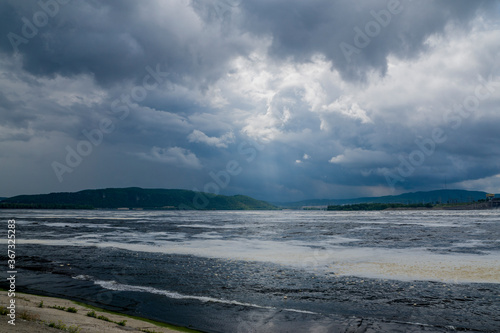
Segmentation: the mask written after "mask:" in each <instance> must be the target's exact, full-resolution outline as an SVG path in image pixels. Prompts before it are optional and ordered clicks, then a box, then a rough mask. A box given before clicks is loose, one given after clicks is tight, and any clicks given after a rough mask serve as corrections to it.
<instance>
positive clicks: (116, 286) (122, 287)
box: [73, 275, 317, 314]
mask: <svg viewBox="0 0 500 333" xmlns="http://www.w3.org/2000/svg"><path fill="white" fill-rule="evenodd" d="M73 279H76V280H83V281H93V282H94V283H95V284H97V285H99V286H101V287H102V288H104V289H108V290H113V291H133V292H141V293H149V294H155V295H162V296H166V297H169V298H173V299H190V300H196V301H200V302H203V303H208V302H212V303H222V304H229V305H239V306H245V307H252V308H259V309H272V310H279V309H278V308H276V307H273V306H263V305H258V304H253V303H245V302H240V301H235V300H226V299H222V298H215V297H209V296H196V295H184V294H180V293H178V292H175V291H169V290H164V289H157V288H153V287H144V286H134V285H129V284H122V283H118V282H116V281H114V280H112V281H103V280H94V278H93V277H91V276H88V275H77V276H74V277H73ZM282 310H284V311H289V312H298V313H307V314H317V313H316V312H312V311H305V310H297V309H288V308H285V309H282Z"/></svg>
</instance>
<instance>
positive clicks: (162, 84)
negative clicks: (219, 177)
mask: <svg viewBox="0 0 500 333" xmlns="http://www.w3.org/2000/svg"><path fill="white" fill-rule="evenodd" d="M56 1H57V0H45V1H42V2H41V3H42V4H45V5H47V4H51V5H52V6H53V7H50V8H51V9H50V8H49V9H47V8H48V7H45V12H48V13H49V14H47V15H45V14H43V13H44V8H42V6H41V5H40V4H39V2H38V1H14V0H9V1H2V2H0V32H1V34H0V37H1V38H0V117H1V122H0V156H2V159H3V160H4V161H5V163H2V164H1V165H0V172H2V173H4V174H12V177H10V179H4V180H3V183H2V184H0V185H2V188H3V189H4V191H6V192H7V193H0V195H9V194H12V195H13V194H21V193H24V192H31V193H39V192H48V191H65V190H78V189H82V188H87V187H106V186H117V187H120V186H144V187H180V188H188V189H192V188H197V189H199V190H204V186H205V185H206V184H209V183H210V182H213V181H214V180H213V176H212V175H213V174H214V173H215V174H216V173H218V172H221V171H223V170H225V168H226V166H227V163H228V162H230V161H237V162H238V163H239V165H240V166H241V168H242V172H241V173H240V174H238V176H235V177H231V181H230V183H228V184H227V186H224V187H223V188H220V189H219V190H220V191H221V192H222V193H228V194H237V193H243V194H250V195H253V196H256V197H259V198H263V199H272V200H276V201H285V200H292V199H303V198H308V197H348V196H356V195H370V194H374V195H376V194H388V192H389V191H390V190H391V188H390V184H388V182H387V177H386V175H387V173H388V172H392V173H393V174H396V175H397V174H398V165H399V163H400V161H401V158H404V159H408V158H409V157H410V156H411V154H412V153H413V151H415V150H418V149H421V148H420V147H419V145H418V144H417V143H416V140H417V141H418V140H425V139H428V138H431V137H432V130H433V129H434V128H436V127H439V128H442V129H443V130H444V131H445V134H446V136H447V139H446V140H445V142H440V143H439V144H436V146H435V149H434V151H433V152H432V154H429V156H427V155H425V162H424V163H422V165H419V166H418V167H416V168H415V170H413V172H412V173H411V175H409V176H405V177H402V180H401V181H399V182H398V183H397V184H396V186H395V189H396V190H397V191H401V190H409V189H416V188H418V189H432V188H435V187H436V184H440V183H441V182H442V180H443V179H444V178H445V179H447V181H448V183H455V184H456V185H457V186H461V184H465V183H464V182H469V183H467V186H472V187H474V186H475V185H474V184H480V185H481V186H482V185H483V184H485V183H486V182H487V180H488V179H492V178H491V177H493V176H495V175H497V174H498V167H499V162H498V161H499V160H500V158H499V156H500V151H499V149H498V147H500V145H499V141H500V139H499V136H498V134H497V132H498V131H497V128H498V125H499V123H500V119H499V118H498V116H497V113H496V111H497V109H498V103H499V100H500V98H499V97H498V93H499V92H500V85H497V86H495V87H494V89H493V90H494V91H493V90H492V92H491V96H489V97H488V98H487V99H484V100H481V102H480V107H479V108H478V110H476V111H475V112H473V113H471V115H470V116H467V117H465V116H464V117H462V118H461V120H462V123H461V124H460V126H457V128H452V126H451V125H453V124H450V121H447V120H445V117H444V116H445V114H446V113H450V112H452V113H453V112H455V113H456V111H453V110H454V105H455V104H457V103H458V104H459V103H462V102H463V101H464V98H466V97H468V96H474V92H475V89H476V88H477V85H478V84H479V82H478V79H477V77H478V75H482V77H484V78H487V77H488V76H489V75H490V74H491V75H493V77H492V79H493V80H496V81H498V77H499V75H500V72H499V70H500V68H499V65H498V64H497V63H498V62H497V61H496V58H497V54H498V52H500V47H499V46H498V45H500V43H499V42H498V41H499V34H498V27H497V25H496V24H497V23H495V22H497V18H498V15H499V11H498V4H499V2H498V1H465V0H463V1H426V2H418V1H406V0H402V1H400V2H399V1H396V0H387V1H385V0H384V1H382V0H377V1H347V0H345V1H329V0H312V1H300V0H289V1H285V0H252V1H240V0H203V1H201V0H200V1H198V0H193V1H187V0H186V1H182V0H178V1H174V0H172V1H152V0H148V1H132V0H128V1H100V0H89V1H76V0H74V1H66V2H65V1H62V0H60V1H57V2H56ZM54 4H56V5H54ZM45 5H44V6H45ZM54 6H55V7H54ZM56 8H57V10H56ZM51 11H52V12H51ZM39 13H42V14H39ZM51 13H52V14H53V15H52V14H51ZM387 13H389V14H387ZM43 15H45V16H46V18H47V21H46V22H41V21H38V27H36V33H35V32H34V31H31V35H29V36H27V35H26V33H29V32H30V30H29V29H30V27H29V25H31V26H33V24H34V23H33V22H35V21H36V20H41V19H43ZM387 15H389V16H387ZM26 22H28V23H26ZM35 23H36V22H35ZM42 23H43V24H42ZM377 26H378V28H377ZM23 29H24V30H23ZM358 29H359V30H358ZM367 29H376V30H371V32H370V30H368V31H367ZM377 29H379V30H378V31H377ZM359 31H361V35H360V33H359ZM13 34H15V35H16V36H18V37H19V38H23V39H13V38H14V37H13V36H14V35H13ZM368 35H370V36H368ZM366 36H368V37H369V38H368V39H367V37H366ZM18 37H15V38H18ZM13 41H14V46H13V43H12V42H13ZM16 41H17V42H16ZM359 43H361V44H363V43H364V44H366V45H360V44H359ZM16 49H17V52H15V51H16ZM346 52H352V53H350V54H346ZM152 72H156V73H158V75H159V78H160V79H159V80H157V79H155V75H153V74H152ZM145 80H146V81H145ZM144 82H147V83H148V84H150V85H152V84H154V86H153V87H152V88H151V86H150V87H149V88H151V89H146V88H145V85H144ZM156 83H158V84H156ZM134 94H135V95H134ZM131 96H135V97H131ZM120 110H122V111H120ZM123 110H126V111H123ZM103 121H104V122H105V123H110V124H112V127H113V130H112V131H110V132H109V133H103V132H102V131H101V127H100V126H101V125H100V124H102V122H103ZM98 131H101V133H100V134H99V132H98ZM86 133H87V134H86ZM88 133H94V135H96V136H94V141H95V142H98V144H95V145H93V146H92V152H91V153H89V154H88V155H87V156H84V158H82V161H81V163H78V165H77V166H75V167H71V172H66V173H64V177H63V181H62V182H59V179H58V177H56V175H55V174H54V170H53V168H52V167H51V165H52V164H53V162H54V161H57V162H59V163H66V161H67V154H68V149H72V150H74V151H76V150H77V149H78V145H79V144H80V148H81V147H82V146H81V145H82V142H83V141H85V140H90V139H89V134H88ZM100 135H102V139H101V137H100ZM96 138H97V139H96ZM250 142H257V143H258V144H259V145H260V146H261V147H263V149H262V150H257V149H256V148H255V146H252V145H251V144H250ZM68 147H69V148H68ZM250 156H251V157H252V158H251V159H249V157H250ZM33 161H36V163H33ZM27 174H29V175H30V176H29V177H28V178H26V177H27V176H26V175H27ZM37 179H38V181H37ZM476 180H477V182H476V183H474V182H475V181H476ZM463 186H465V185H463ZM478 186H479V185H478Z"/></svg>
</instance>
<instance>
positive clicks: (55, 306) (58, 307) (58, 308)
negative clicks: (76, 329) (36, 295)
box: [49, 305, 66, 311]
mask: <svg viewBox="0 0 500 333" xmlns="http://www.w3.org/2000/svg"><path fill="white" fill-rule="evenodd" d="M49 308H52V309H57V310H62V311H65V310H66V308H65V307H64V306H60V305H54V306H49Z"/></svg>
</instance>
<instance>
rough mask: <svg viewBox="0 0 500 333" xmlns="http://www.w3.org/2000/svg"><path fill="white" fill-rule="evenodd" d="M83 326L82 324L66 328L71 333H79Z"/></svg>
mask: <svg viewBox="0 0 500 333" xmlns="http://www.w3.org/2000/svg"><path fill="white" fill-rule="evenodd" d="M80 330H81V328H80V326H70V327H68V328H67V329H66V331H68V332H69V333H78V332H80Z"/></svg>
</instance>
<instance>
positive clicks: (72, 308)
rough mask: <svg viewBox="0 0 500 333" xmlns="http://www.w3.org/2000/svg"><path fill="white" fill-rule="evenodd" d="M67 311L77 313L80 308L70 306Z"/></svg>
mask: <svg viewBox="0 0 500 333" xmlns="http://www.w3.org/2000/svg"><path fill="white" fill-rule="evenodd" d="M66 311H68V312H71V313H77V312H78V310H77V309H76V308H74V307H69V308H67V309H66Z"/></svg>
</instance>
